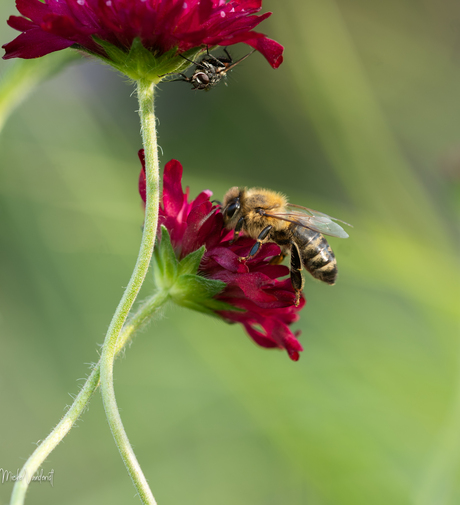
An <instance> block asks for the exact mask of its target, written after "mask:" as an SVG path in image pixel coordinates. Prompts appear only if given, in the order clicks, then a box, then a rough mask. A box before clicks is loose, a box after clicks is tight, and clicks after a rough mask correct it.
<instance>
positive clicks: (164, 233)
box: [152, 226, 179, 290]
mask: <svg viewBox="0 0 460 505" xmlns="http://www.w3.org/2000/svg"><path fill="white" fill-rule="evenodd" d="M152 266H153V275H154V277H155V280H156V283H157V286H158V287H159V288H160V289H163V290H170V289H171V288H172V287H173V286H174V284H175V282H176V280H177V276H178V275H177V274H178V270H179V261H178V260H177V258H176V254H175V253H174V249H173V246H172V244H171V238H170V236H169V233H168V230H167V229H166V227H165V226H162V227H161V239H160V243H159V244H158V245H157V247H155V250H154V251H153V257H152Z"/></svg>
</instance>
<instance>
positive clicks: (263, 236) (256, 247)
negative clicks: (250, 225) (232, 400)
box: [240, 224, 273, 261]
mask: <svg viewBox="0 0 460 505" xmlns="http://www.w3.org/2000/svg"><path fill="white" fill-rule="evenodd" d="M272 228H273V226H272V225H271V224H269V225H268V226H266V227H265V228H264V229H263V230H262V231H261V232H260V233H259V236H258V237H257V242H256V243H255V244H254V245H253V246H252V249H251V251H250V252H249V255H248V256H245V257H244V258H240V261H243V260H244V261H246V260H250V259H251V258H253V257H254V256H255V255H256V254H257V253H258V252H259V249H260V246H261V245H262V244H263V241H264V240H265V239H266V238H267V237H268V234H269V233H270V230H271V229H272Z"/></svg>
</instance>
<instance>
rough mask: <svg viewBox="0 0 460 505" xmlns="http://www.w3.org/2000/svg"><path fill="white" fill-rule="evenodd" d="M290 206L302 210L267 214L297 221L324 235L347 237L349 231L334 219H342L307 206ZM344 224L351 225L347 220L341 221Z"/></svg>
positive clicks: (291, 221)
mask: <svg viewBox="0 0 460 505" xmlns="http://www.w3.org/2000/svg"><path fill="white" fill-rule="evenodd" d="M289 207H295V208H296V209H301V210H289V212H285V213H281V212H273V213H270V214H266V213H265V215H266V216H267V217H274V218H276V219H282V220H283V221H288V222H290V223H295V224H298V225H300V226H303V227H304V228H309V229H310V230H313V231H317V232H319V233H322V234H324V235H330V236H331V237H338V238H347V237H348V233H347V232H346V231H345V230H344V229H343V228H342V227H341V226H340V225H339V224H337V223H335V222H334V221H340V219H336V218H335V217H331V216H328V215H327V214H324V213H323V212H319V211H317V210H313V209H308V208H307V207H300V206H298V205H291V204H289ZM340 222H341V223H343V224H346V225H348V226H351V224H348V223H345V221H340Z"/></svg>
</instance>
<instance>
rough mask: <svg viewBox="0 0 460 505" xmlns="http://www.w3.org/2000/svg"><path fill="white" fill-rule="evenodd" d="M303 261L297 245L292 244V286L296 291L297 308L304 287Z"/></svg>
mask: <svg viewBox="0 0 460 505" xmlns="http://www.w3.org/2000/svg"><path fill="white" fill-rule="evenodd" d="M302 269H303V267H302V260H301V259H300V253H299V248H298V247H297V245H296V244H294V243H292V244H291V284H292V287H293V288H294V291H295V302H294V303H295V306H296V307H297V306H298V305H299V303H300V295H301V294H302V289H303V285H304V279H303V276H302Z"/></svg>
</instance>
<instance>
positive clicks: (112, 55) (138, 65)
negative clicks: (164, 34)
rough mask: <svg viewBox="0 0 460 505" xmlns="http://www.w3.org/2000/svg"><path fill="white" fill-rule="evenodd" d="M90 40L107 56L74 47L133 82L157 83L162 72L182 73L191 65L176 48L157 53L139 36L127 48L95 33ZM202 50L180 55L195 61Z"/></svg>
mask: <svg viewBox="0 0 460 505" xmlns="http://www.w3.org/2000/svg"><path fill="white" fill-rule="evenodd" d="M93 40H94V41H95V42H96V44H98V45H99V46H101V47H102V48H103V49H104V51H105V52H106V54H107V57H105V56H101V55H100V54H95V53H93V52H92V51H88V49H86V48H84V47H81V46H79V45H77V44H75V45H74V46H73V47H74V48H75V49H78V50H80V51H84V52H86V53H89V54H91V55H92V56H94V57H96V58H99V59H101V60H103V61H104V62H105V63H107V64H109V65H111V66H112V67H114V68H116V69H117V70H119V71H120V72H121V73H123V74H125V75H127V76H128V77H129V78H130V79H133V80H135V81H139V80H147V81H151V82H154V83H155V84H157V83H159V82H160V81H161V79H162V78H163V77H164V76H165V74H169V73H176V72H183V71H184V70H185V69H186V68H188V67H189V66H190V65H191V63H190V62H189V61H187V60H185V59H184V58H182V57H181V56H180V54H179V52H178V48H177V47H175V48H173V49H170V50H169V51H167V52H166V53H163V54H158V52H157V53H155V52H153V51H151V50H149V49H147V48H146V47H144V46H143V45H142V42H141V39H140V38H136V39H134V41H133V43H132V45H131V48H130V49H129V51H126V50H124V49H121V48H120V47H118V46H115V45H114V44H111V43H110V42H107V41H106V40H102V39H100V38H98V37H96V36H93ZM203 51H204V48H203V47H202V46H199V47H194V48H192V49H189V50H188V51H185V52H184V53H182V54H183V56H185V57H186V58H188V59H190V60H192V61H195V59H196V57H197V56H198V55H199V54H200V53H202V52H203Z"/></svg>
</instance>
